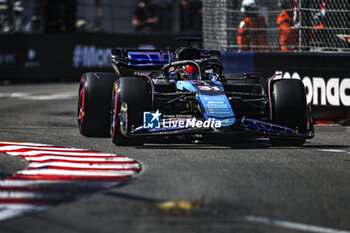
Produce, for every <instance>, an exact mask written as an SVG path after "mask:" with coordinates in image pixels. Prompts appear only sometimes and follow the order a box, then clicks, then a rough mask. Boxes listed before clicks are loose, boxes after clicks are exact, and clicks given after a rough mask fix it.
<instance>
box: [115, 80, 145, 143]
mask: <svg viewBox="0 0 350 233" xmlns="http://www.w3.org/2000/svg"><path fill="white" fill-rule="evenodd" d="M149 110H151V90H150V85H149V84H148V83H147V81H146V80H144V79H142V78H137V77H121V78H119V79H118V80H117V81H116V82H115V83H114V88H113V93H112V107H111V131H110V134H111V139H112V142H113V143H114V144H116V145H117V146H142V145H143V144H144V142H145V137H129V136H127V133H129V132H131V131H132V130H134V129H136V128H137V127H140V126H142V125H143V112H144V111H149Z"/></svg>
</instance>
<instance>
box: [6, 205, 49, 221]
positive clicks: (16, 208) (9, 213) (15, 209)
mask: <svg viewBox="0 0 350 233" xmlns="http://www.w3.org/2000/svg"><path fill="white" fill-rule="evenodd" d="M48 208H49V206H48V205H30V204H22V205H21V204H17V205H11V204H0V221H3V220H6V219H10V218H14V217H17V216H20V215H23V214H26V213H35V212H39V211H43V210H45V209H48Z"/></svg>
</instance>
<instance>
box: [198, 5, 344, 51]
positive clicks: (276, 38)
mask: <svg viewBox="0 0 350 233" xmlns="http://www.w3.org/2000/svg"><path fill="white" fill-rule="evenodd" d="M252 2H255V4H256V6H255V7H253V8H247V10H245V8H244V6H245V5H244V4H245V3H247V4H248V5H249V4H251V3H252ZM288 2H289V4H287V3H288ZM278 3H280V4H278ZM246 18H249V19H250V20H247V19H246ZM240 29H241V32H240V33H241V34H239V31H240ZM240 35H242V37H243V42H242V43H241V44H240V43H239V41H238V38H237V37H238V36H240ZM263 35H265V36H266V37H267V38H268V43H265V42H264V39H263ZM283 36H284V37H288V38H287V39H286V38H283ZM203 38H204V46H205V47H206V48H208V49H218V50H222V51H235V50H243V51H279V50H281V48H282V47H285V50H288V51H298V52H300V51H343V52H350V1H348V0H336V1H333V0H332V1H327V0H290V1H288V0H279V1H276V0H256V1H253V0H250V1H245V0H203Z"/></svg>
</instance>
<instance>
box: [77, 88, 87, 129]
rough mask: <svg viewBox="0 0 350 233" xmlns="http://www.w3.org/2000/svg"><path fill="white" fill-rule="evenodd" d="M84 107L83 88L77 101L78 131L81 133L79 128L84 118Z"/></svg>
mask: <svg viewBox="0 0 350 233" xmlns="http://www.w3.org/2000/svg"><path fill="white" fill-rule="evenodd" d="M84 105H85V89H84V87H83V88H81V89H80V92H79V101H78V125H79V130H80V131H81V126H82V124H83V121H84V116H85V111H84Z"/></svg>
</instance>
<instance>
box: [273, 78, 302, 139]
mask: <svg viewBox="0 0 350 233" xmlns="http://www.w3.org/2000/svg"><path fill="white" fill-rule="evenodd" d="M271 92H272V93H271V101H272V109H271V110H272V121H273V123H275V124H278V125H282V126H286V127H289V128H291V129H293V130H296V131H297V132H298V134H305V133H306V131H307V113H306V109H307V108H306V95H305V88H304V84H303V83H302V82H301V81H300V80H298V79H280V80H277V81H275V82H273V84H272V88H271ZM270 143H271V144H272V145H273V146H302V145H303V144H304V143H305V139H303V138H295V139H294V138H288V139H287V138H278V137H276V138H270Z"/></svg>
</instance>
